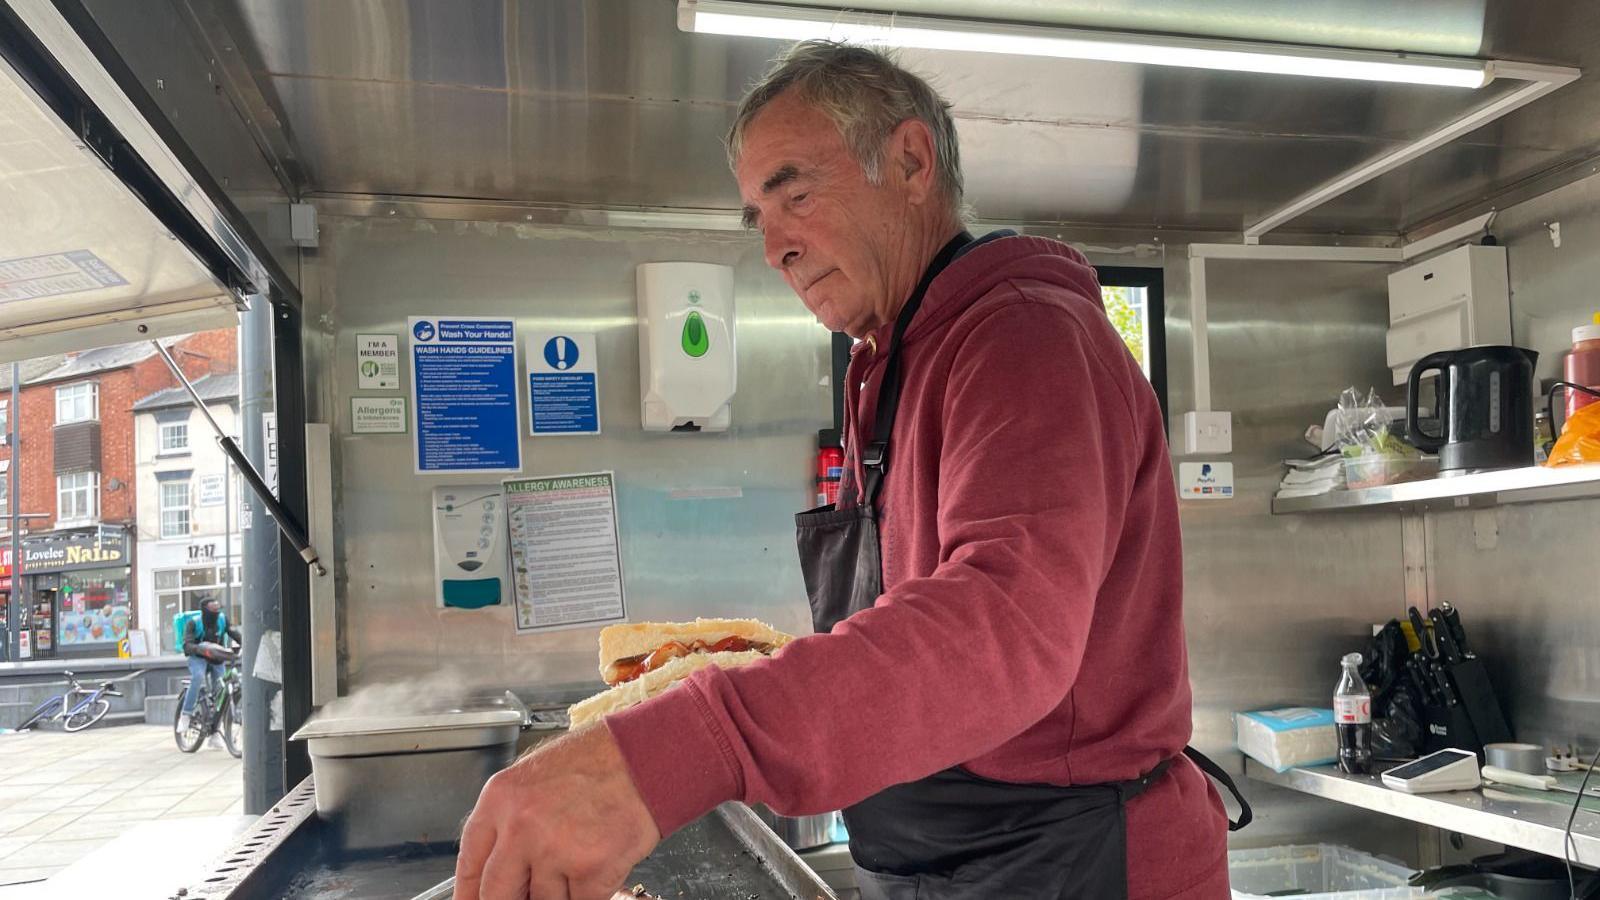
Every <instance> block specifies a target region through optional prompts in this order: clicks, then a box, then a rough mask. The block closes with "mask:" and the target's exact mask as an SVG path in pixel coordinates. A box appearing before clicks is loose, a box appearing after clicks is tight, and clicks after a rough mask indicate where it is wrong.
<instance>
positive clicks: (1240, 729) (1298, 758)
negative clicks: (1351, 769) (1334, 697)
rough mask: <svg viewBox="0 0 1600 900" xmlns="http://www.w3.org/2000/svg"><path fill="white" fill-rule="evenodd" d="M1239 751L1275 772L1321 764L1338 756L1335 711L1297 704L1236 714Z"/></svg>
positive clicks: (1234, 720) (1235, 726)
mask: <svg viewBox="0 0 1600 900" xmlns="http://www.w3.org/2000/svg"><path fill="white" fill-rule="evenodd" d="M1233 725H1234V732H1235V741H1236V743H1237V744H1238V745H1239V751H1240V752H1241V753H1243V754H1244V755H1245V756H1248V757H1250V758H1251V759H1253V760H1255V761H1256V762H1258V763H1261V764H1262V765H1264V766H1270V767H1271V768H1272V769H1273V770H1274V771H1278V772H1284V771H1288V770H1289V769H1292V768H1294V767H1295V766H1319V765H1324V764H1326V763H1331V762H1333V761H1334V760H1335V759H1337V758H1338V742H1337V739H1336V738H1335V735H1334V728H1333V710H1331V709H1309V708H1306V707H1303V706H1294V707H1289V708H1286V709H1263V710H1257V711H1255V712H1242V713H1236V714H1235V715H1234V717H1233Z"/></svg>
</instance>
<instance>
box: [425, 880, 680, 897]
mask: <svg viewBox="0 0 1600 900" xmlns="http://www.w3.org/2000/svg"><path fill="white" fill-rule="evenodd" d="M455 892H456V878H455V876H454V875H452V876H450V877H449V878H446V879H445V880H443V881H441V882H439V883H438V884H436V885H434V886H433V887H431V888H428V889H427V890H425V891H423V892H422V893H420V894H418V895H416V896H415V897H412V898H411V900H449V898H450V897H451V895H453V894H455ZM611 900H658V898H656V897H654V896H651V895H650V894H646V893H645V892H644V889H643V888H639V887H636V888H633V889H631V890H626V891H617V892H616V893H615V894H612V895H611Z"/></svg>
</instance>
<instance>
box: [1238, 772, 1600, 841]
mask: <svg viewBox="0 0 1600 900" xmlns="http://www.w3.org/2000/svg"><path fill="white" fill-rule="evenodd" d="M1245 774H1246V775H1248V776H1250V777H1251V778H1253V779H1255V780H1257V781H1261V782H1264V783H1266V784H1272V785H1276V786H1278V787H1281V788H1288V789H1289V790H1292V791H1299V792H1301V793H1304V794H1310V795H1312V796H1315V797H1322V798H1324V799H1327V800H1334V801H1337V802H1339V803H1345V804H1348V805H1350V806H1355V807H1359V808H1361V809H1366V810H1371V811H1372V812H1376V813H1383V814H1384V815H1388V816H1395V817H1398V818H1401V819H1408V820H1410V821H1412V822H1417V823H1419V824H1422V825H1431V826H1433V827H1435V828H1442V829H1444V830H1446V831H1454V832H1458V833H1460V834H1466V835H1471V836H1472V837H1476V838H1482V839H1483V840H1486V841H1494V842H1495V843H1499V844H1506V845H1508V846H1511V847H1521V848H1522V849H1524V850H1531V851H1533V852H1534V853H1542V854H1544V855H1546V856H1553V857H1555V858H1556V859H1560V858H1561V843H1562V834H1563V830H1564V829H1565V827H1566V823H1567V814H1568V813H1569V812H1571V810H1572V800H1573V797H1572V795H1570V794H1543V793H1540V792H1537V791H1524V790H1522V789H1519V788H1503V787H1499V786H1493V787H1489V786H1485V787H1484V788H1482V789H1480V790H1472V791H1446V792H1444V793H1438V794H1403V793H1401V792H1400V791H1392V790H1390V789H1388V788H1386V787H1384V786H1383V784H1382V782H1380V781H1379V780H1378V777H1377V776H1376V775H1346V774H1345V773H1343V772H1340V771H1339V770H1338V769H1336V768H1334V767H1333V766H1318V767H1316V768H1310V769H1290V770H1289V771H1287V772H1274V771H1273V770H1271V769H1269V768H1267V767H1266V766H1263V765H1261V764H1260V763H1258V762H1256V761H1255V760H1253V759H1247V760H1245ZM1572 843H1573V857H1572V858H1573V861H1574V862H1579V863H1584V864H1586V865H1590V866H1595V865H1600V814H1597V813H1595V812H1593V811H1592V807H1591V806H1590V801H1586V802H1585V805H1584V810H1583V811H1582V812H1580V813H1579V814H1578V817H1577V819H1576V821H1574V822H1573V825H1572Z"/></svg>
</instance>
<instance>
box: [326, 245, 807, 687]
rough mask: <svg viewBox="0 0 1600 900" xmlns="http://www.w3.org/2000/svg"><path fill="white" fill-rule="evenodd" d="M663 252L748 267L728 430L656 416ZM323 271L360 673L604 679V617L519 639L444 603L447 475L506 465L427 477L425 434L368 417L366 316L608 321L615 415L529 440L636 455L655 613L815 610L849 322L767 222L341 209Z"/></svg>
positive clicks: (350, 607) (490, 620)
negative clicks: (643, 388) (817, 511)
mask: <svg viewBox="0 0 1600 900" xmlns="http://www.w3.org/2000/svg"><path fill="white" fill-rule="evenodd" d="M662 260H695V261H704V262H715V263H722V264H726V265H733V266H735V267H736V276H735V284H736V288H735V290H736V304H737V308H738V341H739V393H738V395H737V397H736V399H735V401H734V410H733V421H734V425H733V428H732V430H730V431H729V432H727V433H726V434H698V435H689V434H645V433H644V432H643V431H642V430H641V428H640V425H639V380H638V378H639V376H638V372H639V369H638V366H639V362H638V338H637V333H636V324H635V297H634V266H635V265H636V264H637V263H641V262H653V261H662ZM308 271H309V272H311V273H314V274H313V275H312V276H311V277H309V278H308V279H307V287H308V291H307V297H308V303H309V304H310V307H311V310H312V312H311V313H310V314H308V316H307V322H308V323H313V324H312V326H311V328H310V329H309V330H311V331H312V333H311V334H309V335H308V340H309V341H310V344H309V345H308V352H307V356H308V359H314V360H316V363H315V369H314V371H310V372H308V381H309V382H310V383H311V384H312V385H314V391H315V395H314V397H313V398H312V403H313V408H312V418H313V419H314V420H321V421H329V422H331V423H332V425H333V431H334V436H335V464H336V466H337V467H338V468H337V473H338V477H337V478H336V484H337V485H338V487H337V490H338V504H337V507H336V509H337V514H336V521H335V530H336V532H337V533H338V535H339V537H338V546H339V553H338V568H337V574H338V578H339V583H340V597H341V606H342V611H343V612H342V615H343V630H344V634H343V636H342V640H341V661H342V663H343V665H344V667H345V671H344V673H343V679H342V680H343V682H344V685H345V688H346V689H347V690H349V689H355V688H359V687H361V686H363V685H367V684H374V683H381V682H387V681H393V680H399V679H416V678H423V677H426V676H428V675H430V673H435V672H437V671H438V670H440V669H441V668H447V669H449V670H450V672H451V675H450V676H449V677H450V678H451V679H452V680H456V681H459V682H462V683H466V684H482V685H495V686H512V687H532V686H538V687H540V688H542V689H545V690H550V689H552V688H555V687H559V686H560V685H563V684H566V685H576V686H577V688H576V689H577V690H579V691H582V690H583V686H584V685H585V684H588V683H598V673H597V671H596V658H595V630H594V629H587V630H577V631H564V632H556V633H552V634H545V635H541V636H532V637H518V636H517V635H516V634H515V631H514V628H513V625H512V618H511V612H510V609H509V608H508V607H502V608H499V609H491V610H484V611H474V612H465V611H459V610H449V611H442V610H438V609H436V608H434V605H433V588H432V586H431V579H432V574H433V573H432V564H431V552H432V551H431V528H432V526H431V520H430V518H429V512H428V509H427V505H428V499H427V498H428V490H429V489H430V488H431V487H432V486H434V485H435V484H439V483H452V482H453V483H470V482H475V481H481V480H484V479H482V478H477V477H472V476H457V477H451V478H445V477H439V478H433V477H416V476H414V475H413V474H412V467H413V458H412V452H413V451H412V443H411V438H410V437H409V436H391V435H383V436H380V435H353V434H351V433H350V430H349V422H348V421H347V417H348V409H349V398H350V396H351V395H352V393H354V390H353V387H354V385H353V382H354V379H355V372H354V362H353V359H354V356H353V354H354V346H355V334H356V333H357V332H374V331H375V332H386V333H394V334H401V335H404V333H405V328H404V326H405V317H406V316H408V315H426V314H431V313H438V312H441V311H449V312H454V313H458V314H462V315H507V314H512V315H515V316H516V318H517V323H518V327H519V329H521V330H524V331H525V330H527V329H532V328H539V327H571V328H574V329H587V330H593V331H595V332H597V334H598V342H599V352H600V356H601V363H600V372H601V378H600V396H601V403H602V409H601V418H602V427H603V429H604V434H603V435H602V436H600V437H555V438H551V437H542V438H538V439H534V438H525V439H524V442H523V444H524V446H523V452H524V470H525V471H526V472H527V473H529V474H562V473H574V472H588V471H595V470H602V469H614V470H615V471H616V472H617V477H618V485H619V491H618V507H619V508H618V514H619V518H620V525H621V537H622V547H623V558H622V564H623V571H624V576H625V578H626V590H627V597H628V604H629V611H630V613H631V614H632V615H633V617H634V618H636V619H675V618H684V617H693V616H696V615H707V616H718V615H759V616H761V617H762V618H764V619H766V620H768V621H770V622H772V624H774V625H776V626H777V627H779V628H782V629H784V630H788V631H792V632H801V633H803V632H805V631H808V630H809V627H808V622H809V618H808V614H807V612H806V609H805V593H804V588H803V586H802V583H801V580H800V574H799V568H798V564H797V562H796V559H795V553H794V535H793V519H792V513H794V512H795V511H797V510H799V509H802V508H805V507H806V506H808V505H809V503H810V498H811V494H812V491H813V486H812V483H811V478H812V475H813V469H814V467H815V452H816V451H815V447H816V430H817V429H818V428H822V427H825V426H827V425H828V424H829V422H830V420H831V415H832V413H831V409H832V405H831V400H830V397H831V394H830V393H829V390H830V389H829V386H828V385H827V383H826V379H827V377H828V374H829V368H828V362H829V356H828V352H829V340H828V335H827V332H825V331H824V330H823V329H822V328H821V327H820V326H817V325H816V324H815V323H814V322H813V321H812V320H811V317H810V316H809V315H808V314H806V313H805V311H804V309H803V308H802V307H801V306H800V303H799V301H798V300H797V299H796V298H795V297H794V296H793V295H792V294H791V293H790V292H789V289H788V288H787V286H785V285H784V284H783V283H782V281H781V280H779V279H778V277H777V276H776V274H774V273H772V272H771V271H770V270H768V269H767V268H766V266H765V264H764V263H763V262H762V261H761V258H760V253H759V246H758V244H757V243H756V242H755V241H753V240H752V239H751V238H750V237H749V236H747V235H744V234H739V233H734V234H727V233H721V234H718V233H708V232H649V231H627V232H614V231H605V230H598V229H597V230H580V229H562V228H549V227H538V226H514V225H491V224H486V223H465V222H441V221H428V220H398V219H396V220H384V219H348V218H340V217H332V216H330V217H327V218H325V219H324V234H323V244H322V247H321V248H320V250H319V251H318V252H317V253H316V254H315V256H314V257H313V258H312V259H311V260H310V263H309V265H308ZM405 346H406V344H405V342H404V340H402V347H405ZM402 372H403V373H404V374H405V375H406V376H408V377H409V372H410V370H409V365H403V366H402ZM523 399H524V402H526V392H525V390H524V398H523ZM523 420H524V422H523V427H524V428H526V413H524V415H523ZM491 480H492V479H491Z"/></svg>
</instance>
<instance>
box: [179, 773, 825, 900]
mask: <svg viewBox="0 0 1600 900" xmlns="http://www.w3.org/2000/svg"><path fill="white" fill-rule="evenodd" d="M313 790H314V789H313V786H312V779H311V778H307V779H306V780H305V781H303V782H301V783H300V785H299V786H297V787H296V788H295V789H294V790H293V791H291V792H290V793H289V794H288V796H286V797H284V798H283V800H281V801H279V803H278V805H277V806H274V807H273V808H272V809H271V810H268V811H267V813H266V814H265V815H263V816H262V817H261V819H260V820H259V821H258V822H257V823H256V825H255V826H253V827H252V828H251V829H250V830H249V831H247V832H245V834H244V835H242V836H241V837H240V838H239V840H238V842H237V843H236V844H235V845H234V847H233V848H232V849H230V850H229V851H228V852H227V853H225V854H223V855H222V857H220V858H219V859H218V860H217V861H215V862H214V863H213V864H212V865H211V866H210V867H209V870H210V871H211V872H212V873H213V874H212V875H211V876H209V877H208V878H207V879H206V880H205V881H201V882H197V883H195V884H192V885H190V886H189V887H188V893H187V894H186V895H185V896H186V897H187V898H190V900H198V898H204V900H256V898H263V900H265V898H272V900H310V898H319V900H392V898H400V900H405V898H410V897H414V896H416V895H417V894H419V893H422V892H423V891H425V890H427V889H428V888H430V887H433V886H434V885H436V884H438V883H439V882H440V881H443V880H444V879H446V878H448V877H450V875H451V874H452V873H453V872H454V871H455V853H454V851H453V850H452V849H449V848H444V849H442V850H441V848H437V847H433V846H415V847H406V848H401V849H399V850H396V851H392V852H387V853H384V854H381V855H376V854H348V853H343V852H341V851H340V850H339V849H338V847H337V843H336V842H335V841H334V840H333V839H332V834H331V830H330V829H329V828H328V827H327V825H326V823H324V822H322V821H321V820H320V819H318V818H317V817H316V816H315V815H314V814H313V811H314V809H315V804H314V803H313V801H312V795H313ZM627 884H628V886H630V887H631V886H632V885H634V884H643V885H644V886H645V887H646V888H648V889H649V890H650V892H651V893H653V894H656V895H657V896H661V897H666V898H671V900H680V898H681V900H838V896H837V895H836V894H834V893H833V891H832V890H831V889H829V888H828V886H827V884H826V883H824V882H823V881H822V879H821V878H820V877H819V876H818V875H817V874H816V873H815V872H813V871H812V870H811V869H810V868H809V867H808V866H807V865H806V864H805V863H804V862H802V861H801V859H800V857H799V856H797V855H796V854H795V852H794V851H793V850H790V849H789V848H788V847H787V846H785V845H784V844H783V842H782V841H780V840H778V837H777V835H775V834H773V833H772V831H771V830H770V829H768V828H767V827H766V826H765V825H763V824H762V823H761V820H760V819H758V818H757V817H756V815H755V813H753V812H751V811H750V809H749V808H748V807H746V806H744V805H743V804H740V803H726V804H723V805H722V806H720V807H718V808H717V809H716V810H714V811H713V812H712V813H710V814H709V815H706V816H704V817H702V818H700V819H698V820H696V821H695V822H693V823H691V824H689V825H688V826H686V827H684V828H683V829H682V830H681V831H679V832H678V833H677V834H674V835H673V836H672V837H670V838H668V839H667V840H665V841H663V842H662V843H661V845H660V846H659V847H657V848H656V851H655V852H654V853H652V854H651V855H650V857H649V858H648V859H646V860H645V861H644V862H642V863H640V864H639V866H638V867H637V868H636V869H634V871H633V874H631V875H630V876H629V878H628V883H627ZM680 892H681V893H680Z"/></svg>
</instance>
